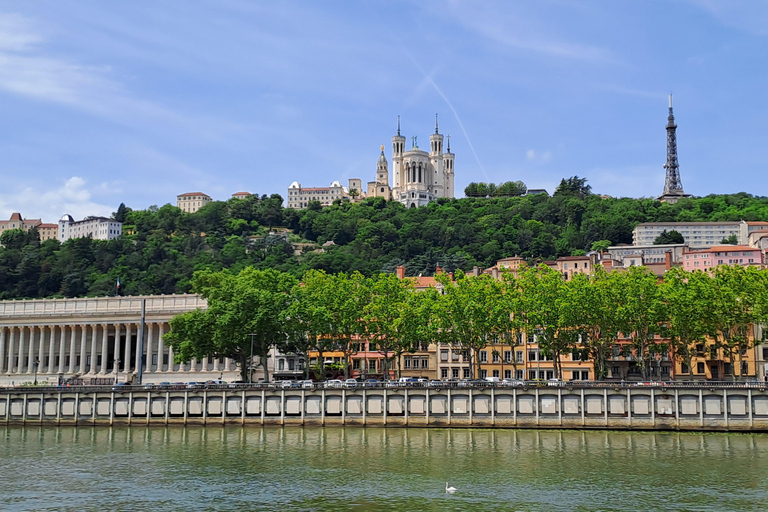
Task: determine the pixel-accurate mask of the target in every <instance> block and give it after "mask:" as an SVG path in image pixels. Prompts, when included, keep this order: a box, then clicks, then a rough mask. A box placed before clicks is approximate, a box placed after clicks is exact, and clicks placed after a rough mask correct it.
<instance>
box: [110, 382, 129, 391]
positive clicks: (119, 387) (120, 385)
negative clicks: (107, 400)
mask: <svg viewBox="0 0 768 512" xmlns="http://www.w3.org/2000/svg"><path fill="white" fill-rule="evenodd" d="M127 386H130V384H128V383H127V382H118V383H117V384H115V385H114V386H112V391H125V389H126V387H127Z"/></svg>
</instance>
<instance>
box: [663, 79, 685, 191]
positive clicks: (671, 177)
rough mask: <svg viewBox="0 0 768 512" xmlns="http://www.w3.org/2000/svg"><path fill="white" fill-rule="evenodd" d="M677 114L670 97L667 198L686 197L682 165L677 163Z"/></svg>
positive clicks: (665, 189) (666, 164) (665, 188)
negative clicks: (681, 178)
mask: <svg viewBox="0 0 768 512" xmlns="http://www.w3.org/2000/svg"><path fill="white" fill-rule="evenodd" d="M676 130H677V125H676V124H675V114H674V113H673V112H672V95H671V94H670V95H669V117H668V118H667V163H665V164H664V168H665V169H666V170H667V178H666V180H665V181H664V195H665V196H686V193H685V191H684V190H683V182H682V181H680V164H678V163H677V135H676V133H675V131H676Z"/></svg>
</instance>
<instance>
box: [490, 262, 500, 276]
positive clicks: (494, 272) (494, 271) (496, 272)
mask: <svg viewBox="0 0 768 512" xmlns="http://www.w3.org/2000/svg"><path fill="white" fill-rule="evenodd" d="M491 275H492V276H493V278H494V279H498V278H499V267H497V266H496V265H494V266H493V267H491Z"/></svg>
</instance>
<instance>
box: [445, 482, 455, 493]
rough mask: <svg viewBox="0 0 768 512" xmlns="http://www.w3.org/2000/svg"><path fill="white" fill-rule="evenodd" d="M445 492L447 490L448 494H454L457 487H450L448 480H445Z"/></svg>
mask: <svg viewBox="0 0 768 512" xmlns="http://www.w3.org/2000/svg"><path fill="white" fill-rule="evenodd" d="M445 492H447V493H448V494H453V493H455V492H456V488H455V487H449V486H448V482H445Z"/></svg>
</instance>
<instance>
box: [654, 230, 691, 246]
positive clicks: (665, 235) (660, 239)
mask: <svg viewBox="0 0 768 512" xmlns="http://www.w3.org/2000/svg"><path fill="white" fill-rule="evenodd" d="M682 243H685V238H683V235H681V234H680V232H678V231H675V230H674V229H673V230H671V231H667V230H666V229H665V230H664V231H662V232H661V233H660V234H659V236H657V237H656V238H655V239H654V240H653V245H663V244H682Z"/></svg>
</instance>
